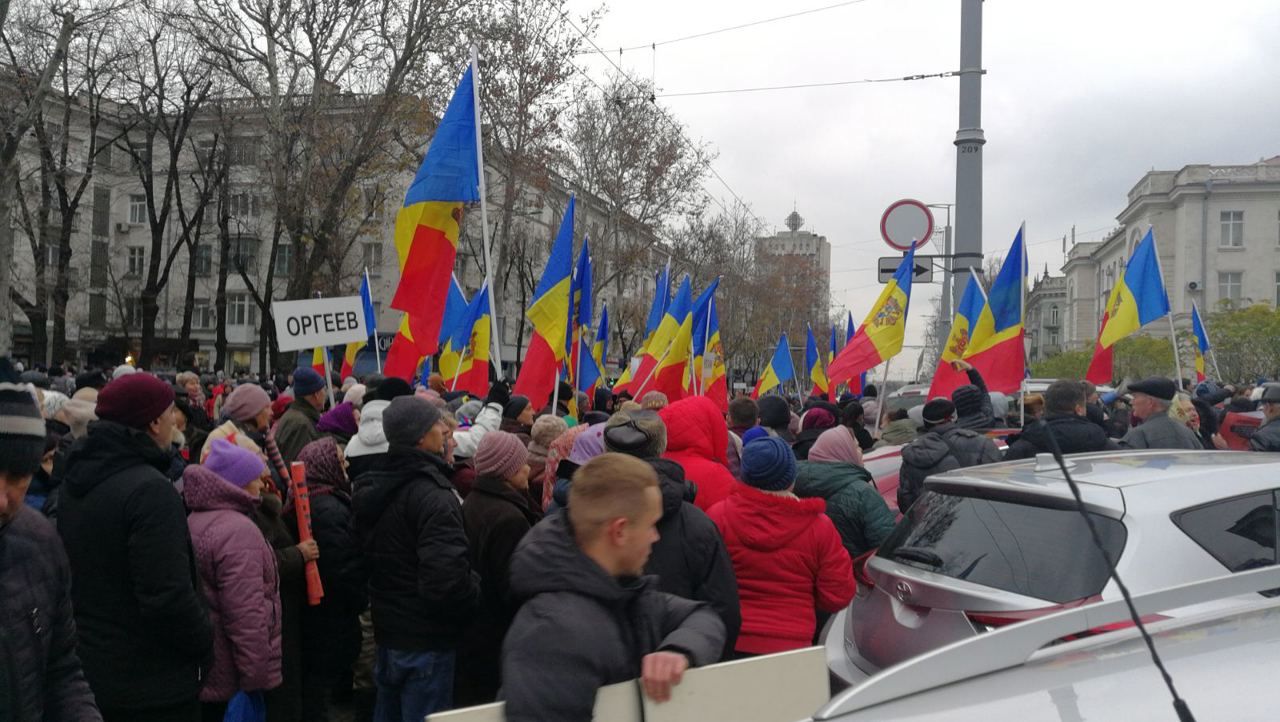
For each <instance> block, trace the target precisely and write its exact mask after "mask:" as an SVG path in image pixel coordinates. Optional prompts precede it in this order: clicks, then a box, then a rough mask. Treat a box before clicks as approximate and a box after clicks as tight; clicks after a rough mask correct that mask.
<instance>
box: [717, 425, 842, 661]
mask: <svg viewBox="0 0 1280 722" xmlns="http://www.w3.org/2000/svg"><path fill="white" fill-rule="evenodd" d="M840 431H841V433H846V434H847V433H848V432H847V431H846V430H844V429H840ZM795 479H796V459H795V455H794V454H792V452H791V447H790V446H789V445H788V444H787V442H785V441H783V440H782V439H780V438H778V437H776V436H768V437H765V438H762V439H754V440H752V441H750V442H748V443H747V444H746V445H744V446H743V447H742V482H743V483H741V484H738V485H737V486H735V487H734V488H733V494H732V495H730V496H729V498H727V499H725V500H724V501H722V502H720V503H718V504H716V505H715V506H713V507H711V511H710V512H708V516H710V517H711V520H712V521H714V522H715V523H716V526H717V527H719V529H720V533H721V534H722V535H723V536H724V538H725V544H726V546H727V547H728V549H729V558H730V559H731V560H732V561H733V571H734V574H735V576H736V577H737V579H738V596H739V598H740V599H741V601H742V631H741V632H740V633H739V635H738V641H737V644H736V645H735V647H734V649H735V652H736V654H737V656H739V657H749V656H755V655H759V654H773V653H774V652H785V651H787V650H792V649H801V648H803V647H808V646H809V645H810V644H812V643H813V639H814V637H815V636H816V634H817V632H818V629H819V628H820V627H819V624H820V619H819V615H820V614H834V613H835V612H838V611H840V610H841V609H843V608H844V606H845V605H846V604H848V603H849V600H851V599H853V593H854V591H855V587H854V583H853V564H852V561H851V560H850V558H849V553H848V552H847V551H845V548H844V546H843V544H842V542H841V539H840V534H839V533H838V532H837V531H836V527H835V525H834V524H833V523H832V522H831V519H830V517H828V516H827V515H826V514H825V513H824V512H825V509H826V504H825V502H823V500H822V499H801V498H798V497H797V496H796V495H795V494H794V493H792V487H793V485H794V484H795Z"/></svg>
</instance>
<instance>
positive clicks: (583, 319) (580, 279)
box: [565, 237, 592, 391]
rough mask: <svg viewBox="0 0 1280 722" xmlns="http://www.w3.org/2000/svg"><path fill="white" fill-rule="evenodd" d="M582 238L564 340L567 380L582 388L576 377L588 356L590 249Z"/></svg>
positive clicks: (570, 294)
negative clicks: (586, 350)
mask: <svg viewBox="0 0 1280 722" xmlns="http://www.w3.org/2000/svg"><path fill="white" fill-rule="evenodd" d="M588 246H589V242H588V239H587V238H586V237H584V238H583V239H582V250H581V251H580V252H579V253H578V265H577V266H576V267H575V268H574V271H573V282H572V283H571V284H570V288H569V330H568V332H567V337H566V339H565V342H566V344H567V346H566V350H565V353H566V358H568V360H569V362H568V364H566V366H567V368H568V374H567V377H568V380H569V381H570V382H571V383H572V384H573V387H574V388H575V389H578V390H579V391H586V389H585V388H583V387H582V386H581V385H580V383H579V379H578V376H579V374H580V371H581V367H582V366H583V365H584V364H586V363H588V359H589V358H590V356H588V355H586V354H584V353H582V350H583V347H584V346H585V345H586V343H587V339H588V338H589V337H590V335H591V316H592V312H591V308H592V305H591V252H590V250H589V249H588Z"/></svg>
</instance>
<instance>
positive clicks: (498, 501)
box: [453, 431, 541, 707]
mask: <svg viewBox="0 0 1280 722" xmlns="http://www.w3.org/2000/svg"><path fill="white" fill-rule="evenodd" d="M528 460H529V450H528V449H527V448H525V444H524V442H523V441H521V440H520V437H518V436H516V435H515V434H511V433H508V432H506V431H490V432H489V433H487V434H485V436H484V438H483V439H481V440H480V446H479V448H477V449H476V455H475V466H476V482H475V486H473V487H472V488H471V493H470V494H468V495H467V499H466V501H464V502H463V504H462V521H463V525H464V527H465V529H466V532H467V548H468V549H469V553H470V555H471V568H472V569H475V570H476V571H477V572H479V573H480V589H481V592H482V593H481V595H480V598H481V603H480V611H479V614H477V615H476V618H475V620H474V621H473V622H472V623H471V625H470V626H469V627H468V628H467V630H466V632H464V633H463V636H462V640H461V641H460V642H459V643H458V662H457V664H458V668H457V673H456V674H455V675H454V680H455V682H454V692H453V701H454V704H455V705H456V706H459V707H462V706H468V705H476V704H483V703H486V702H492V701H493V700H494V699H496V698H497V695H498V687H499V686H500V684H501V680H500V679H499V671H500V669H501V652H502V639H503V637H505V636H506V634H507V628H508V627H510V626H511V620H512V619H513V618H514V617H515V613H516V605H515V604H514V603H513V602H512V601H511V599H510V594H509V590H508V588H507V578H508V572H509V570H510V566H511V554H512V553H513V552H514V551H515V549H516V545H517V544H518V543H520V539H522V538H523V537H524V535H525V533H526V532H528V531H529V530H530V529H531V528H533V525H534V524H536V523H537V522H538V519H539V518H540V517H541V514H540V513H539V512H538V511H536V505H535V504H533V503H532V500H531V499H530V498H529V463H528Z"/></svg>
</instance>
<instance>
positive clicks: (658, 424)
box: [604, 409, 667, 459]
mask: <svg viewBox="0 0 1280 722" xmlns="http://www.w3.org/2000/svg"><path fill="white" fill-rule="evenodd" d="M604 448H605V449H607V450H609V451H616V452H619V453H622V454H627V455H629V456H635V457H638V458H641V459H655V458H657V457H659V456H662V453H663V452H664V451H666V450H667V425H666V424H664V423H663V422H662V418H661V417H660V416H658V414H657V413H655V412H653V411H649V410H648V409H644V410H641V411H619V412H618V413H616V414H614V415H613V416H612V418H610V419H609V422H608V423H607V424H605V425H604Z"/></svg>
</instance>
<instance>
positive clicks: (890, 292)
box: [827, 247, 916, 379]
mask: <svg viewBox="0 0 1280 722" xmlns="http://www.w3.org/2000/svg"><path fill="white" fill-rule="evenodd" d="M915 260H916V252H915V248H914V247H913V248H912V249H911V250H910V251H907V254H906V255H905V256H904V257H903V259H902V263H901V264H900V265H899V266H898V270H897V271H895V272H894V274H893V278H892V279H890V280H889V283H888V284H886V285H885V288H884V290H883V291H881V292H880V298H879V299H877V300H876V303H875V305H874V306H872V307H871V312H870V313H869V314H867V317H866V319H865V320H864V321H863V322H862V328H860V329H858V332H857V333H856V334H855V335H854V337H853V339H852V340H850V341H849V343H848V344H845V347H844V348H842V349H840V353H838V354H836V360H835V361H833V362H831V368H829V369H827V376H828V377H829V378H833V379H852V378H853V377H855V376H858V375H860V374H861V373H862V372H863V371H867V370H869V369H872V368H875V367H876V366H877V365H879V364H881V363H883V362H884V361H887V360H889V359H890V358H892V357H894V356H895V355H897V353H898V352H899V351H901V350H902V340H903V338H904V335H905V333H906V328H907V311H908V309H909V307H910V302H911V278H912V273H913V271H914V269H915Z"/></svg>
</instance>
